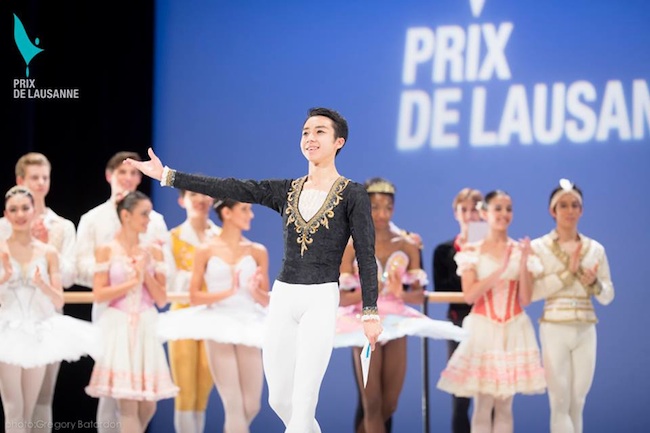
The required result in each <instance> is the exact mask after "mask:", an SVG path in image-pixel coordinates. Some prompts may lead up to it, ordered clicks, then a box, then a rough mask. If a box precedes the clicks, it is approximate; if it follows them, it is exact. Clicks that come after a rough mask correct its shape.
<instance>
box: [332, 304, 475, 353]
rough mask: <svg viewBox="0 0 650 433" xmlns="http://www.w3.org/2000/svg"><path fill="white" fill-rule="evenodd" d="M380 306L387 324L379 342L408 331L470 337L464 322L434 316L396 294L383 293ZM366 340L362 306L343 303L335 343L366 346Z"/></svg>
mask: <svg viewBox="0 0 650 433" xmlns="http://www.w3.org/2000/svg"><path fill="white" fill-rule="evenodd" d="M377 306H378V309H379V316H380V317H381V325H382V327H383V331H382V333H381V334H380V335H379V339H378V340H377V342H378V343H379V344H382V343H386V342H388V341H391V340H395V339H398V338H402V337H405V336H407V335H411V336H418V337H427V338H433V339H440V340H455V341H461V340H463V339H464V338H465V337H467V331H466V330H464V329H463V328H461V327H460V326H456V325H454V324H453V323H451V322H448V321H446V320H435V319H432V318H430V317H429V316H426V315H424V314H422V313H420V312H419V311H417V310H416V309H414V308H411V307H409V306H407V305H405V304H404V303H403V302H401V301H400V300H397V299H394V298H392V297H380V299H379V300H378V302H377ZM365 342H366V336H365V334H364V332H363V323H362V322H361V306H360V305H352V306H349V307H339V310H338V316H337V320H336V335H335V337H334V347H335V348H339V347H352V346H356V347H363V345H364V344H365Z"/></svg>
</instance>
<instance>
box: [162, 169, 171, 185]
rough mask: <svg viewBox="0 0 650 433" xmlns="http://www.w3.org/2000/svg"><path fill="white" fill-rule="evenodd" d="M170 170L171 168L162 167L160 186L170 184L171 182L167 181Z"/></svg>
mask: <svg viewBox="0 0 650 433" xmlns="http://www.w3.org/2000/svg"><path fill="white" fill-rule="evenodd" d="M170 171H171V168H169V167H167V166H165V168H163V172H162V175H161V176H160V186H171V183H169V180H170V179H171V176H170V175H169V174H170V173H169V172H170Z"/></svg>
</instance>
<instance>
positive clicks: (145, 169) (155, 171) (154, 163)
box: [124, 148, 165, 180]
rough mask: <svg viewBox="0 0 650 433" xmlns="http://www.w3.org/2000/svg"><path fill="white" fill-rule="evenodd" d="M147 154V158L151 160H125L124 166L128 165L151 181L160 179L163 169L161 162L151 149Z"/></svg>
mask: <svg viewBox="0 0 650 433" xmlns="http://www.w3.org/2000/svg"><path fill="white" fill-rule="evenodd" d="M147 153H148V154H149V158H151V159H150V160H149V161H136V160H135V159H131V158H127V159H125V160H124V164H128V165H130V166H131V167H135V168H137V169H138V170H140V171H141V172H142V173H143V174H145V175H147V176H149V177H151V178H153V179H156V180H160V179H162V174H163V170H164V169H165V167H164V166H163V163H162V161H161V160H160V158H158V157H157V156H156V154H155V153H153V149H152V148H149V150H147Z"/></svg>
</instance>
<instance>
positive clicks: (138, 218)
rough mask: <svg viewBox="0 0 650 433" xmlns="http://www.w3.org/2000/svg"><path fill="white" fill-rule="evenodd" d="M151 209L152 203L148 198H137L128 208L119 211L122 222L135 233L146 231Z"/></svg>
mask: <svg viewBox="0 0 650 433" xmlns="http://www.w3.org/2000/svg"><path fill="white" fill-rule="evenodd" d="M152 210H153V205H152V204H151V201H150V200H149V199H141V200H138V201H137V202H136V203H135V204H134V205H133V207H132V208H131V209H130V210H129V209H122V210H121V211H120V215H121V217H122V224H123V225H124V226H125V227H128V228H130V229H133V230H134V231H135V232H137V233H146V232H147V227H148V226H149V220H150V214H151V211H152Z"/></svg>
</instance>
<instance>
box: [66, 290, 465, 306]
mask: <svg viewBox="0 0 650 433" xmlns="http://www.w3.org/2000/svg"><path fill="white" fill-rule="evenodd" d="M425 295H426V298H427V300H428V301H429V302H432V303H454V304H455V303H464V302H465V300H464V299H463V294H462V293H459V292H429V291H426V292H425ZM63 297H64V299H65V303H66V304H92V303H93V293H92V292H90V291H88V292H64V293H63ZM167 301H168V302H182V303H189V302H190V296H189V294H187V293H168V294H167Z"/></svg>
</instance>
